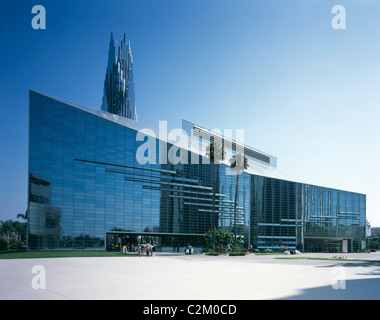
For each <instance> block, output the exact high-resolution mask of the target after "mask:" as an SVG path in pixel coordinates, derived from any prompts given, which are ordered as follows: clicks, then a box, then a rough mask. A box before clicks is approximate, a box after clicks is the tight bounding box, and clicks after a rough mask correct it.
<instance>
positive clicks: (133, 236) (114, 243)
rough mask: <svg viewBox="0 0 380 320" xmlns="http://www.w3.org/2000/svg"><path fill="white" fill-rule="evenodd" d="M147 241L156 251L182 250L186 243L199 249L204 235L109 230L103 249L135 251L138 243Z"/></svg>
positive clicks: (202, 243) (142, 243)
mask: <svg viewBox="0 0 380 320" xmlns="http://www.w3.org/2000/svg"><path fill="white" fill-rule="evenodd" d="M147 243H149V244H151V245H154V247H155V251H156V252H165V251H174V252H182V251H184V250H185V247H186V246H188V245H191V246H192V247H193V248H194V250H195V251H200V250H202V248H203V246H204V235H196V234H195V235H194V234H163V233H150V232H141V233H135V232H128V231H109V232H106V243H105V250H106V251H121V250H122V249H123V247H125V249H127V251H128V252H135V251H136V249H137V246H138V245H139V244H140V245H144V244H147Z"/></svg>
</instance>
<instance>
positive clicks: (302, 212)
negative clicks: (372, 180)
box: [28, 91, 365, 250]
mask: <svg viewBox="0 0 380 320" xmlns="http://www.w3.org/2000/svg"><path fill="white" fill-rule="evenodd" d="M142 143H143V142H141V141H136V131H135V130H132V129H130V128H128V127H126V126H124V125H121V124H119V123H116V122H113V121H110V120H107V119H105V118H104V117H102V116H101V115H95V114H92V113H90V112H86V111H84V110H82V109H80V108H76V107H73V106H71V105H68V104H65V103H63V102H60V101H57V100H55V99H52V98H49V97H47V96H44V95H41V94H38V93H36V92H33V91H31V92H30V126H29V205H28V210H29V221H28V222H29V223H28V249H29V250H44V249H99V250H104V249H105V247H106V238H107V237H106V233H107V232H113V233H114V232H124V233H129V234H131V235H133V236H134V237H135V236H136V235H137V234H144V235H154V236H156V237H157V236H160V235H162V237H166V238H165V239H164V238H162V239H161V240H159V241H160V243H161V244H162V245H164V243H170V242H173V241H172V240H173V239H171V240H170V239H168V237H169V236H171V235H172V236H173V237H176V239H177V240H178V239H181V236H182V239H186V241H191V239H194V241H196V242H197V244H199V245H200V240H199V239H201V237H202V235H204V234H205V233H206V232H207V231H208V230H210V229H211V227H212V213H213V201H212V184H213V165H212V164H208V163H207V162H206V161H205V159H202V157H199V159H198V160H199V164H191V155H190V154H188V157H189V161H188V162H189V164H178V165H172V164H165V165H160V164H146V165H140V164H139V163H138V161H137V160H136V151H137V149H138V148H139V146H141V144H142ZM156 143H157V145H156V147H157V148H158V147H159V144H158V142H156ZM168 149H170V145H169V146H168ZM156 156H157V159H156V163H158V162H159V159H158V152H157V155H156ZM235 190H236V175H235V174H233V173H232V172H231V171H230V169H229V167H228V166H225V165H218V166H217V195H216V225H217V227H218V228H223V229H225V230H228V231H232V232H233V231H234V201H235ZM364 226H365V195H361V194H356V193H350V192H344V191H339V190H333V189H327V188H321V187H315V186H309V185H304V184H300V183H295V182H289V181H283V180H278V179H272V178H266V177H260V176H254V175H249V174H247V173H242V174H241V175H240V176H239V184H238V201H237V224H236V229H237V233H238V234H242V235H243V236H244V244H245V245H246V246H247V245H252V246H254V247H257V248H283V247H284V246H285V245H286V246H288V247H294V248H296V247H297V248H302V246H303V243H304V239H305V238H307V237H309V238H312V237H342V238H352V239H353V244H354V247H355V248H359V247H360V244H361V241H362V240H364ZM183 241H185V240H183Z"/></svg>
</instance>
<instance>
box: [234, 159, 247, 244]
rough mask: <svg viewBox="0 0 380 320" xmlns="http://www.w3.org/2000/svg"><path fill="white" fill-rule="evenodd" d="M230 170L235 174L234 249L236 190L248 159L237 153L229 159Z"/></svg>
mask: <svg viewBox="0 0 380 320" xmlns="http://www.w3.org/2000/svg"><path fill="white" fill-rule="evenodd" d="M230 163H231V165H230V168H231V170H232V171H234V172H235V173H236V188H235V203H234V236H235V247H236V245H237V238H236V205H237V198H238V188H239V176H240V173H241V172H243V171H244V170H247V169H248V167H249V165H248V159H247V158H246V157H245V156H244V155H243V154H241V153H237V154H235V155H234V156H232V158H231V159H230Z"/></svg>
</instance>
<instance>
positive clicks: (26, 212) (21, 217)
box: [17, 210, 28, 221]
mask: <svg viewBox="0 0 380 320" xmlns="http://www.w3.org/2000/svg"><path fill="white" fill-rule="evenodd" d="M17 219H21V220H25V221H27V220H28V210H26V211H25V214H22V213H19V214H18V215H17Z"/></svg>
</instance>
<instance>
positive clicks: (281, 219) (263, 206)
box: [251, 176, 366, 251]
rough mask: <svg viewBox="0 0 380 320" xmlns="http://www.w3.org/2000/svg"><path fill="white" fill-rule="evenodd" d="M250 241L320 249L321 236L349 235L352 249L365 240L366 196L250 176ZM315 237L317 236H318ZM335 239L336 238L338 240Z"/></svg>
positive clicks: (278, 246)
mask: <svg viewBox="0 0 380 320" xmlns="http://www.w3.org/2000/svg"><path fill="white" fill-rule="evenodd" d="M251 188H252V210H251V221H252V228H251V234H253V237H252V241H253V243H254V245H255V246H257V247H258V248H270V249H282V248H284V247H285V246H287V247H288V248H289V249H298V250H306V249H307V248H305V245H304V244H305V239H307V240H308V243H310V244H311V247H309V249H310V248H311V249H312V248H313V243H314V242H315V243H316V246H314V247H316V248H318V251H321V250H322V249H323V248H321V246H320V244H321V241H319V240H322V239H325V240H326V241H327V240H328V239H329V238H330V239H331V240H332V239H335V240H337V241H341V240H343V239H348V240H349V241H350V243H351V245H352V248H351V250H353V251H358V250H361V248H362V244H363V241H364V240H365V215H366V196H365V195H363V194H358V193H352V192H347V191H341V190H335V189H330V188H323V187H318V186H312V185H307V184H301V183H296V182H290V181H283V180H278V179H272V178H266V177H259V176H252V179H251ZM317 238H318V239H317ZM337 243H338V242H337Z"/></svg>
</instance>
